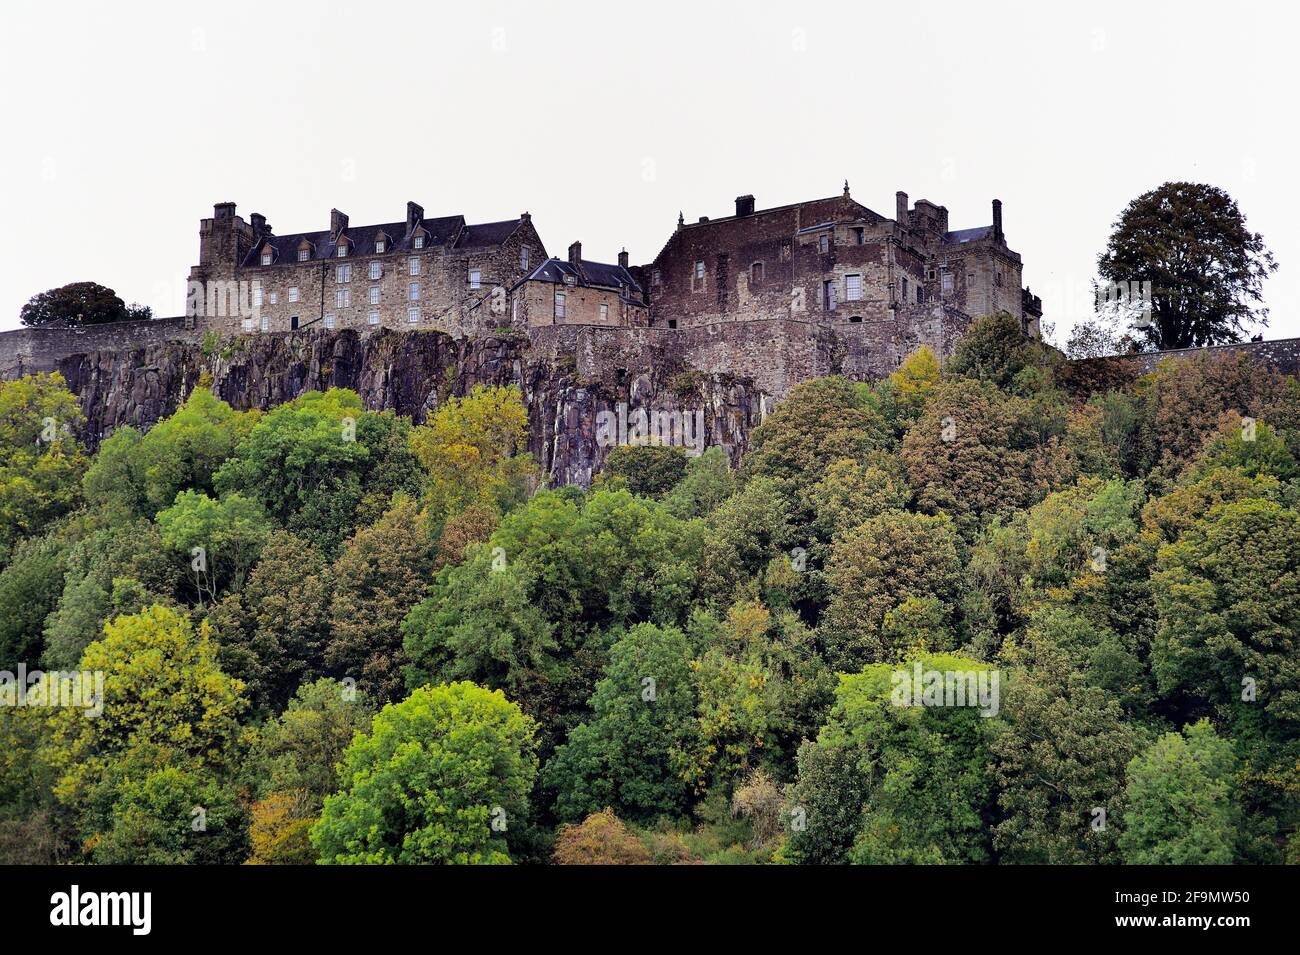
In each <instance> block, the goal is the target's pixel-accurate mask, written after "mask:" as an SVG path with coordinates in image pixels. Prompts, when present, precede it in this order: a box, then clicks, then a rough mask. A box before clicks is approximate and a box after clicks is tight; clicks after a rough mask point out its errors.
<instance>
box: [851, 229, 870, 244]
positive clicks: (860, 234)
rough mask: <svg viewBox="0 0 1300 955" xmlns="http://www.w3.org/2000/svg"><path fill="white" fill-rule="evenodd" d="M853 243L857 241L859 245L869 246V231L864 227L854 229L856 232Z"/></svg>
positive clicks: (854, 232)
mask: <svg viewBox="0 0 1300 955" xmlns="http://www.w3.org/2000/svg"><path fill="white" fill-rule="evenodd" d="M853 241H855V242H856V243H857V244H858V245H866V244H867V230H866V229H864V228H862V226H857V227H856V228H854V230H853Z"/></svg>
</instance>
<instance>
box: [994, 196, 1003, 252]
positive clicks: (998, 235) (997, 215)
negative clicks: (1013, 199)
mask: <svg viewBox="0 0 1300 955" xmlns="http://www.w3.org/2000/svg"><path fill="white" fill-rule="evenodd" d="M993 238H994V240H995V241H997V242H1001V241H1002V200H1001V199H994V200H993Z"/></svg>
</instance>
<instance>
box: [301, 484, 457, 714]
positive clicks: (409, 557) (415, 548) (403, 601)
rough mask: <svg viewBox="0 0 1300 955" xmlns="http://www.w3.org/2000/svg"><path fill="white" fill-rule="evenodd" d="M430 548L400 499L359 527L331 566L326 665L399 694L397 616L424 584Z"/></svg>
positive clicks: (413, 511) (387, 696) (419, 520)
mask: <svg viewBox="0 0 1300 955" xmlns="http://www.w3.org/2000/svg"><path fill="white" fill-rule="evenodd" d="M432 550H433V549H432V544H431V541H430V539H429V532H428V529H427V527H426V525H425V521H424V519H423V517H422V516H421V515H420V512H419V510H418V509H417V507H416V504H415V502H414V501H413V500H411V499H410V498H400V499H398V500H397V501H396V502H395V503H394V504H393V507H392V508H391V509H390V510H389V511H388V513H386V514H385V515H384V516H383V517H382V518H381V519H380V520H379V521H378V522H377V523H376V524H374V525H373V526H372V527H366V528H362V529H361V530H359V531H357V533H356V534H355V535H354V536H353V538H352V539H351V540H350V541H348V543H347V546H346V547H345V548H344V550H343V553H342V554H341V555H340V556H339V559H338V560H336V561H335V562H334V565H333V568H332V570H331V576H332V577H333V579H334V599H333V602H332V604H331V606H330V640H329V643H328V645H327V646H326V649H325V663H326V666H327V668H328V669H329V671H330V672H331V673H332V674H334V675H337V676H340V677H351V678H352V679H354V680H356V681H357V682H358V684H359V685H360V686H361V687H362V688H363V689H364V690H365V691H366V692H367V693H368V694H370V695H371V696H373V697H374V698H375V699H377V700H381V701H387V700H393V699H398V698H400V696H401V692H402V688H403V686H404V679H403V672H402V670H403V667H404V666H405V665H406V663H407V662H408V661H407V658H406V655H405V653H404V652H403V650H402V620H403V619H404V618H405V617H406V615H407V614H408V613H410V611H411V609H412V608H413V607H414V606H415V605H416V604H417V603H419V602H420V600H421V598H423V597H424V594H425V591H426V590H427V588H428V584H429V569H430V566H431V564H432V561H433V552H432Z"/></svg>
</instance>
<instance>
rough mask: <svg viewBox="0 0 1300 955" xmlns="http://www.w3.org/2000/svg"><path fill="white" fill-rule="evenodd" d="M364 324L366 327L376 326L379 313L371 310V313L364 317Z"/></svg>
mask: <svg viewBox="0 0 1300 955" xmlns="http://www.w3.org/2000/svg"><path fill="white" fill-rule="evenodd" d="M366 323H367V324H368V325H378V324H379V313H378V312H377V311H374V310H371V312H370V313H369V314H368V315H366Z"/></svg>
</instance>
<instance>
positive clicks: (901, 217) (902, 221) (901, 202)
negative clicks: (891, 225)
mask: <svg viewBox="0 0 1300 955" xmlns="http://www.w3.org/2000/svg"><path fill="white" fill-rule="evenodd" d="M894 219H895V220H896V221H897V222H898V224H899V225H901V226H906V225H908V224H909V222H908V216H907V193H905V192H901V191H900V192H896V193H894Z"/></svg>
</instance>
